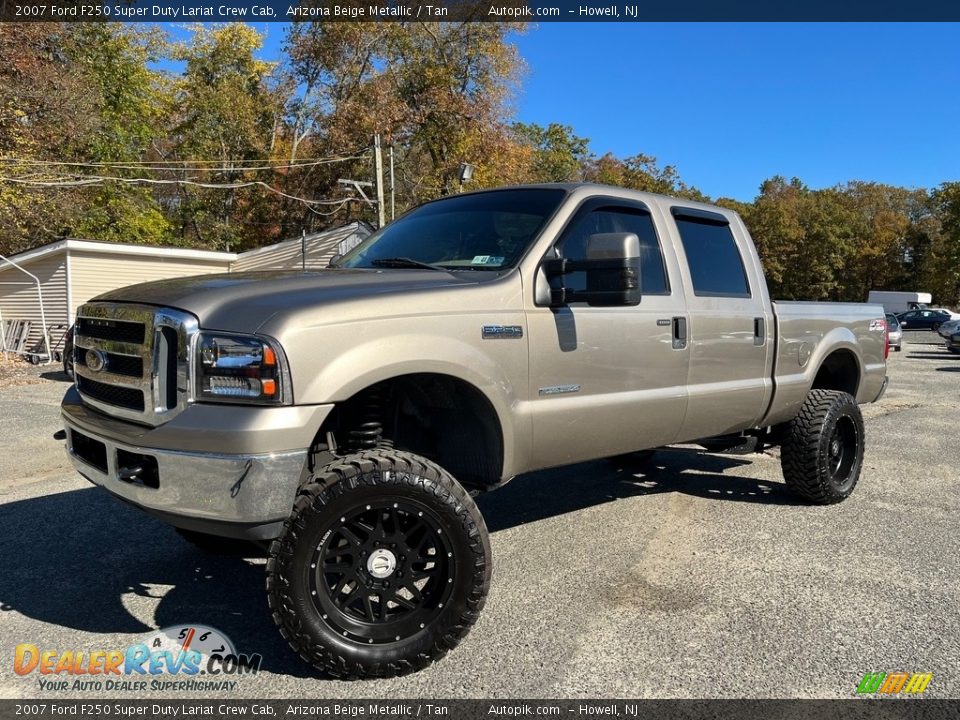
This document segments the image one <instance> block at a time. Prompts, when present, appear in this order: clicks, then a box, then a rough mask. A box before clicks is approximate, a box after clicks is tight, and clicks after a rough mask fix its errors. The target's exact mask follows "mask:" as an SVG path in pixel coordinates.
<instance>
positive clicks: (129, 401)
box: [77, 376, 144, 412]
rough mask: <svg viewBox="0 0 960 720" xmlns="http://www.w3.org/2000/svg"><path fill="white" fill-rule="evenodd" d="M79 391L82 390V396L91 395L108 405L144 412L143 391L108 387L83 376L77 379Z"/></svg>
mask: <svg viewBox="0 0 960 720" xmlns="http://www.w3.org/2000/svg"><path fill="white" fill-rule="evenodd" d="M77 389H78V390H80V393H81V394H86V395H89V396H90V397H92V398H95V399H97V400H100V401H101V402H105V403H107V404H108V405H115V406H117V407H121V408H127V409H128V410H136V411H137V412H143V410H144V405H143V391H141V390H134V389H133V388H125V387H120V386H119V385H107V384H106V383H102V382H97V381H96V380H91V379H90V378H85V377H82V376H81V377H78V378H77Z"/></svg>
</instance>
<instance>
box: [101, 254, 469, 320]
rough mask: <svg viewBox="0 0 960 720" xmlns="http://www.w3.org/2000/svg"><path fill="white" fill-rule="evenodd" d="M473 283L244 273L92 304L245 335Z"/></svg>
mask: <svg viewBox="0 0 960 720" xmlns="http://www.w3.org/2000/svg"><path fill="white" fill-rule="evenodd" d="M474 284H476V279H474V278H464V277H461V276H459V275H453V274H450V273H446V272H437V271H434V270H418V269H406V268H404V269H384V270H360V269H356V270H354V269H345V268H338V269H334V270H316V271H309V272H307V271H304V272H301V271H293V272H287V271H277V272H244V273H224V274H217V275H197V276H193V277H184V278H176V279H173V280H157V281H155V282H148V283H143V284H140V285H131V286H129V287H124V288H120V289H118V290H111V291H110V292H107V293H104V294H102V295H99V296H97V297H95V298H94V301H101V300H102V301H109V302H129V303H141V304H145V305H157V306H161V307H169V308H174V309H177V310H184V311H186V312H189V313H192V314H194V315H196V316H197V318H198V319H199V320H200V325H201V327H205V328H208V329H212V330H229V331H233V332H248V333H249V332H256V330H257V329H258V328H259V327H260V326H261V325H263V323H264V322H266V321H267V320H268V319H269V318H271V317H273V316H274V315H275V314H277V313H278V312H282V311H283V310H285V309H290V308H303V307H316V306H319V305H324V304H329V303H335V302H342V301H345V300H356V299H361V298H372V297H375V296H383V295H389V294H391V293H407V292H410V291H413V290H430V289H436V288H442V287H451V286H457V285H474Z"/></svg>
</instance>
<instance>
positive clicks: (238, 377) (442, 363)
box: [62, 185, 888, 677]
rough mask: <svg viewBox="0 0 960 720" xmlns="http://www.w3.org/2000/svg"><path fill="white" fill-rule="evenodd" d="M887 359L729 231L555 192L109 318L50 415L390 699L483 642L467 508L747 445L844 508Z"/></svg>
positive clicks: (443, 214) (331, 662) (519, 195)
mask: <svg viewBox="0 0 960 720" xmlns="http://www.w3.org/2000/svg"><path fill="white" fill-rule="evenodd" d="M887 352H888V347H887V338H886V325H885V321H884V312H883V308H882V307H879V306H870V305H859V304H832V303H794V302H791V303H774V302H771V300H770V298H769V296H768V293H767V286H766V283H765V281H764V278H763V273H762V270H761V267H760V259H759V258H758V256H757V253H756V250H755V249H754V246H753V243H752V241H751V239H750V235H749V233H748V232H747V229H746V228H745V227H744V225H743V222H742V221H741V219H740V217H739V216H738V215H737V214H736V213H734V212H731V211H730V210H726V209H723V208H719V207H713V206H709V205H704V204H700V203H694V202H688V201H685V200H677V199H672V198H668V197H662V196H658V195H651V194H646V193H640V192H633V191H628V190H622V189H618V188H613V187H604V186H597V185H541V186H530V187H519V188H508V189H501V190H491V191H485V192H478V193H472V194H465V195H457V196H454V197H449V198H445V199H442V200H437V201H435V202H431V203H427V204H425V205H423V206H421V207H419V208H416V209H414V210H412V211H411V212H409V213H407V214H406V215H404V216H403V217H402V218H400V219H398V220H397V221H396V222H393V223H391V224H390V225H387V226H386V227H385V228H383V229H382V230H380V231H378V232H377V233H375V234H374V235H372V236H371V237H370V238H368V239H367V240H366V241H365V242H364V243H362V244H361V245H359V246H358V247H356V248H354V249H353V250H351V251H350V252H349V253H347V254H346V255H345V256H343V257H340V258H336V259H335V260H334V261H333V263H332V264H331V268H330V269H327V270H322V271H318V272H289V273H269V274H267V273H239V274H227V275H207V276H203V277H194V278H187V279H178V280H170V281H161V282H154V283H148V284H144V285H137V286H133V287H129V288H125V289H122V290H117V291H114V292H111V293H107V294H105V295H102V296H100V297H99V298H97V299H96V300H95V301H93V302H91V303H89V304H87V305H84V306H83V307H82V308H81V309H80V311H79V312H78V317H77V323H76V330H75V351H74V360H75V368H76V386H75V387H72V388H71V389H70V390H69V391H68V392H67V395H66V397H65V398H64V400H63V406H62V413H63V420H64V423H65V425H66V428H67V433H68V440H67V445H68V450H69V454H70V457H71V458H72V460H73V463H74V465H75V466H76V468H77V470H78V471H79V472H80V473H81V474H82V475H83V476H85V477H86V478H88V479H89V480H90V481H92V482H93V483H95V484H97V485H100V486H102V487H103V488H105V489H106V490H108V491H109V492H110V493H112V494H113V495H115V496H117V497H118V498H120V499H122V500H125V501H126V502H128V503H130V504H132V505H135V506H137V507H139V508H142V509H143V510H145V511H146V512H148V513H150V514H152V515H154V516H156V517H158V518H160V519H162V520H164V521H166V522H168V523H170V524H171V525H173V526H175V527H176V528H178V529H179V530H180V532H181V534H183V535H185V536H186V537H187V538H188V539H191V540H193V541H194V542H197V543H199V544H203V543H206V542H208V541H212V540H214V539H218V540H221V541H222V538H224V537H229V538H246V539H254V540H259V541H263V542H269V543H270V545H269V553H270V558H269V561H268V564H267V580H266V586H267V594H268V599H269V604H270V608H271V609H272V612H273V617H274V620H275V621H276V623H277V625H278V626H279V627H280V631H281V633H282V634H283V635H284V637H285V638H286V639H287V640H288V641H289V643H290V645H291V646H292V647H293V649H294V650H295V651H296V652H298V653H299V654H300V655H301V656H302V657H303V658H305V659H306V660H307V661H309V662H310V663H312V664H314V665H315V666H316V667H318V668H322V669H325V670H327V671H328V672H330V673H332V674H334V675H339V676H349V677H382V676H389V675H395V674H399V673H403V672H409V671H413V670H417V669H420V668H422V667H424V666H426V665H427V664H429V663H430V662H432V661H433V660H435V659H438V658H440V657H441V656H442V655H444V654H445V653H446V652H447V651H448V650H449V649H451V648H453V647H454V646H455V645H456V644H457V643H458V641H459V640H460V639H461V638H463V636H464V635H465V634H466V633H467V631H468V630H469V628H470V626H471V625H473V623H474V621H475V620H476V619H477V616H478V614H479V612H480V610H481V608H482V607H483V604H484V599H485V597H486V594H487V590H488V587H489V584H490V574H491V556H490V544H489V540H488V536H487V530H486V526H485V524H484V521H483V518H482V517H481V515H480V513H479V511H478V510H477V507H476V505H475V504H474V502H473V500H472V496H473V495H475V494H476V493H478V492H481V491H484V490H490V489H492V488H495V487H496V486H498V485H500V484H502V483H504V482H506V481H508V480H510V479H511V478H513V477H514V476H516V475H519V474H521V473H526V472H530V471H532V470H537V469H540V468H547V467H551V466H557V465H562V464H566V463H575V462H579V461H584V460H589V459H593V458H604V457H610V456H616V455H622V454H626V453H631V452H637V451H644V450H649V449H652V448H656V447H660V446H663V445H668V444H672V443H680V442H690V441H698V440H704V442H706V443H707V444H708V445H709V446H710V447H714V448H715V447H718V446H721V445H724V444H726V445H737V444H742V443H744V442H746V441H748V440H750V441H752V442H753V443H760V444H762V445H764V446H766V445H774V444H779V445H781V446H782V465H783V474H784V478H785V480H786V483H787V486H788V487H789V488H790V489H791V490H793V491H794V492H795V493H796V494H798V495H799V496H801V497H802V498H805V499H806V500H808V501H810V502H812V503H819V504H828V503H835V502H839V501H841V500H843V499H844V498H846V497H847V496H848V495H850V493H851V492H852V491H853V489H854V486H855V485H856V483H857V479H858V477H859V475H860V471H861V467H862V459H863V449H864V426H863V420H862V417H861V414H860V410H859V407H858V404H859V403H867V402H873V401H875V400H877V399H879V397H880V395H881V394H882V393H883V391H884V389H885V387H886V373H885V367H886V355H887ZM705 439H709V440H705Z"/></svg>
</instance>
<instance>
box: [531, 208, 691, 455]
mask: <svg viewBox="0 0 960 720" xmlns="http://www.w3.org/2000/svg"><path fill="white" fill-rule="evenodd" d="M653 212H658V210H657V209H656V208H653V210H651V208H648V207H647V206H646V205H645V204H643V203H641V202H636V201H628V200H623V199H614V198H592V199H591V200H588V201H587V202H585V203H584V205H583V206H582V207H581V208H580V209H579V210H578V211H577V213H575V215H574V217H573V219H572V220H571V221H570V222H569V223H568V225H567V227H566V229H565V230H564V231H563V232H562V233H561V235H560V238H559V240H558V242H557V244H556V246H555V252H556V256H557V257H564V258H568V259H571V260H581V259H584V258H585V257H586V250H587V243H588V239H589V237H590V236H591V235H595V234H600V233H611V232H620V233H624V232H626V233H635V234H636V235H637V236H638V238H639V239H640V256H641V283H640V289H641V300H640V304H639V305H637V306H633V307H629V306H628V307H591V306H589V305H587V304H586V303H583V302H575V303H569V304H568V305H566V306H563V307H559V308H556V307H555V308H551V307H547V306H546V304H545V303H541V304H537V303H536V301H535V300H533V299H531V300H528V302H529V303H530V304H529V306H528V307H527V308H526V314H527V328H528V332H529V337H530V384H529V387H530V393H531V397H530V407H531V408H532V409H531V415H532V426H533V458H532V459H533V461H534V464H535V466H536V467H549V466H554V465H561V464H566V463H571V462H577V461H580V460H585V459H591V458H595V457H604V456H609V455H616V454H620V453H625V452H630V451H633V450H639V449H643V448H648V447H656V446H659V445H665V444H667V443H670V442H673V441H674V440H675V439H676V437H677V435H678V434H679V432H680V428H681V426H682V423H683V419H684V414H685V412H686V407H687V388H686V383H687V370H688V367H689V350H688V347H687V344H686V341H685V340H684V341H683V342H678V341H677V339H676V337H675V329H678V328H680V327H684V328H685V326H686V323H687V317H686V310H685V301H684V294H683V289H682V287H681V285H680V279H679V273H678V271H677V270H676V267H677V266H676V262H677V261H676V257H675V256H674V254H673V248H672V247H667V248H665V247H664V246H663V244H662V243H661V242H660V239H659V237H658V235H657V230H656V224H655V222H654V216H653V214H652V213H653ZM665 251H666V252H665ZM538 273H542V270H538ZM546 282H547V280H546V278H545V276H543V275H541V276H540V277H539V278H538V283H540V284H541V285H542V284H544V283H546ZM550 282H551V283H557V282H562V284H563V285H564V286H565V287H567V288H570V289H573V290H583V289H584V288H585V284H586V279H585V273H579V272H578V273H570V274H567V275H564V276H562V277H561V278H557V279H555V280H551V281H550Z"/></svg>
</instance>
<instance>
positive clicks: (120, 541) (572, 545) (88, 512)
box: [0, 331, 960, 699]
mask: <svg viewBox="0 0 960 720" xmlns="http://www.w3.org/2000/svg"><path fill="white" fill-rule="evenodd" d="M41 372H43V373H44V376H42V377H41V376H39V375H37V376H36V377H35V378H33V380H32V381H31V382H30V383H26V384H25V383H18V384H14V385H7V386H2V387H0V547H2V548H3V556H4V567H3V571H2V572H0V696H2V697H38V696H39V697H44V696H45V697H59V698H64V699H67V698H71V699H79V698H82V697H84V695H85V693H83V692H49V691H47V692H45V691H42V690H41V689H40V687H39V685H38V675H37V674H36V673H33V674H31V675H28V676H25V677H20V676H17V675H16V674H15V673H14V672H13V671H12V667H13V654H14V647H15V646H16V645H17V644H18V643H34V644H36V645H37V646H38V647H40V648H41V649H51V650H58V651H59V652H63V651H64V650H83V651H86V652H89V651H93V650H105V649H120V648H125V647H127V646H128V645H130V644H131V643H132V642H135V641H136V640H137V639H139V638H140V637H141V636H142V635H143V634H144V633H147V632H149V631H151V630H154V629H157V628H163V627H168V626H172V625H179V624H184V623H192V622H196V623H203V624H205V625H210V626H212V627H215V628H218V629H220V630H222V631H223V632H224V633H226V634H227V635H228V636H229V637H230V638H232V639H233V641H234V643H235V644H236V645H237V647H238V649H239V650H240V651H241V652H245V653H259V654H261V655H262V656H263V664H262V669H261V672H260V673H259V674H257V675H256V676H244V677H241V678H239V679H238V680H237V683H238V685H237V688H236V689H235V690H234V691H232V692H229V693H224V695H225V696H230V697H254V698H255V697H273V698H284V697H311V698H336V699H349V698H384V699H398V698H431V697H432V698H458V697H484V698H537V697H544V698H587V697H593V698H596V697H630V698H647V697H649V698H716V697H722V698H779V697H787V698H793V697H801V698H802V697H814V698H838V697H841V698H842V697H852V696H853V695H854V693H855V690H856V687H857V684H858V683H859V681H860V679H861V678H862V677H863V675H864V674H865V673H867V672H876V671H881V672H894V671H904V672H930V673H933V680H932V682H931V684H930V686H929V687H928V689H927V692H926V694H927V695H929V696H935V697H960V673H958V660H957V658H958V657H960V533H958V530H957V518H958V517H960V473H958V466H960V446H958V440H957V417H958V414H957V410H958V401H960V393H958V387H960V356H954V355H950V354H948V353H947V352H946V350H945V349H944V348H943V345H942V342H940V341H939V340H938V338H937V336H936V335H934V334H933V333H930V332H910V331H908V332H907V333H906V337H905V340H904V351H903V352H902V353H895V354H892V355H891V358H890V364H889V375H890V377H891V385H890V389H889V390H888V392H887V394H886V396H885V397H884V398H883V400H882V401H881V402H880V403H878V404H875V405H871V406H866V407H865V408H864V415H865V417H866V427H867V454H866V460H865V467H864V471H863V475H862V478H861V481H860V485H859V487H858V488H857V489H856V491H855V493H854V495H853V496H852V497H851V498H850V499H849V500H847V501H846V502H844V503H842V504H840V505H836V506H831V507H812V506H808V505H804V504H802V503H799V502H797V501H795V500H794V498H793V497H792V496H791V495H789V494H788V493H787V492H786V491H785V488H784V486H783V483H782V480H781V476H780V466H779V458H778V456H777V454H776V451H773V452H770V453H765V454H752V455H745V456H721V455H709V454H703V453H696V452H693V451H691V450H690V449H683V448H681V449H670V450H665V451H660V452H659V453H658V455H657V462H656V464H655V468H654V469H653V470H651V471H650V472H649V473H647V474H646V475H643V474H639V473H638V474H631V473H630V472H629V471H627V470H623V469H618V468H617V467H616V466H614V465H613V464H611V463H609V462H606V461H598V462H592V463H584V464H579V465H575V466H570V467H566V468H562V469H557V470H551V471H544V472H540V473H536V474H532V475H529V476H525V477H521V478H518V479H516V480H515V481H513V482H512V483H510V484H508V485H507V486H506V487H504V488H502V489H500V490H498V491H496V492H494V493H491V494H489V495H486V496H483V497H481V498H479V500H478V503H479V505H480V508H481V510H482V512H483V514H484V516H485V518H486V521H487V524H488V527H489V529H490V531H491V537H492V546H493V556H494V578H493V585H492V589H491V592H490V597H489V599H488V602H487V605H486V608H485V609H484V611H483V614H482V617H481V619H480V621H479V622H478V623H477V625H476V626H475V627H474V628H473V630H472V632H471V633H470V635H469V636H468V637H467V638H466V639H465V640H464V641H463V642H462V643H461V645H460V646H459V647H458V648H456V649H455V650H454V651H453V652H451V653H450V654H449V655H448V656H447V657H446V658H445V659H444V660H442V661H441V662H439V663H437V664H435V665H433V666H432V667H431V668H429V669H427V670H425V671H423V672H420V673H417V674H415V675H411V676H406V677H402V678H397V679H393V680H386V681H363V682H342V681H336V680H331V679H328V678H326V677H324V676H322V675H320V674H319V673H317V672H315V671H314V670H312V669H311V668H310V667H308V666H306V665H305V664H303V663H302V661H301V660H300V659H299V658H298V657H296V656H295V655H294V654H293V652H292V651H290V650H289V649H288V647H287V645H286V643H285V642H284V641H283V640H282V638H281V637H280V635H279V633H278V632H277V630H276V628H275V627H274V625H273V622H272V620H271V618H270V614H269V612H268V609H267V604H266V598H265V593H264V583H263V574H264V573H263V564H264V560H263V558H262V557H256V556H255V554H253V555H254V556H253V557H248V558H244V557H218V556H210V555H204V554H202V553H200V552H199V551H198V550H196V549H195V548H194V547H192V546H191V545H188V544H186V543H185V542H183V541H182V540H181V539H180V538H179V537H178V536H177V535H176V534H175V533H174V532H173V531H172V530H171V529H169V528H168V527H166V526H165V525H163V524H162V523H160V522H158V521H156V520H153V519H152V518H150V517H147V516H145V515H143V514H140V513H139V512H137V511H135V510H133V509H131V508H129V507H127V506H124V505H122V504H120V503H118V502H116V501H115V500H113V499H111V498H110V497H109V496H108V495H107V494H106V493H104V492H103V491H101V490H99V489H97V488H95V487H93V486H91V485H90V484H89V483H87V482H86V481H85V480H83V479H82V478H80V477H79V476H77V475H75V474H74V472H73V471H72V469H70V467H69V466H68V463H67V461H66V459H65V458H64V455H63V443H62V441H58V440H55V439H54V438H53V435H54V433H55V432H56V431H57V429H58V428H59V426H58V416H57V404H58V402H59V398H60V396H61V395H62V393H63V391H64V389H65V388H66V382H65V378H64V376H62V374H59V373H57V372H54V371H52V370H51V371H49V372H47V371H45V370H41ZM71 680H72V678H71ZM88 695H89V696H90V697H94V696H97V697H103V696H107V697H115V698H122V697H129V695H126V694H124V693H120V692H114V693H105V692H90V693H89V694H88ZM149 695H150V693H149V692H147V693H137V696H140V697H147V696H149ZM204 696H208V695H206V694H205V695H204ZM209 696H211V697H213V696H216V693H211V694H209Z"/></svg>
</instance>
